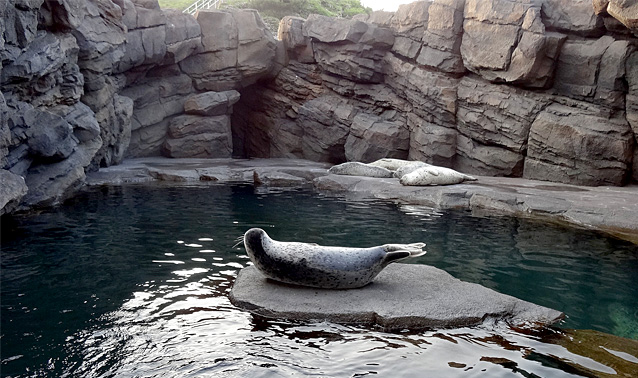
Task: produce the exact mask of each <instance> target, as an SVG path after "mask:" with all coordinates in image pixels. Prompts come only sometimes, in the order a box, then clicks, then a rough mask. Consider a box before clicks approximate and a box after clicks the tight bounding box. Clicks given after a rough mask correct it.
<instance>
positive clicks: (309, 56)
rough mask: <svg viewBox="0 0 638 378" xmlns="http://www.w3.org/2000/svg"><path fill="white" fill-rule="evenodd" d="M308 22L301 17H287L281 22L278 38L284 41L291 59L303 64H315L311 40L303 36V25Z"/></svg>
mask: <svg viewBox="0 0 638 378" xmlns="http://www.w3.org/2000/svg"><path fill="white" fill-rule="evenodd" d="M305 21H306V20H305V19H303V18H301V17H294V16H286V17H284V18H282V19H281V21H280V22H279V30H278V32H277V38H278V39H279V40H280V41H283V44H284V47H285V49H286V51H287V52H288V55H289V56H290V58H291V59H294V60H296V61H297V62H301V63H314V61H315V57H314V53H313V50H312V44H311V43H310V38H308V37H307V36H305V35H303V24H304V22H305Z"/></svg>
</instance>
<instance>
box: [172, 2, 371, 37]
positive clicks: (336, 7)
mask: <svg viewBox="0 0 638 378" xmlns="http://www.w3.org/2000/svg"><path fill="white" fill-rule="evenodd" d="M194 1H195V0H159V4H160V6H161V7H162V8H173V9H179V10H184V9H186V8H187V7H188V6H189V5H191V4H192V3H193V2H194ZM221 8H222V9H232V8H238V9H256V10H257V11H258V12H259V14H260V15H261V17H262V18H263V19H264V22H265V23H266V25H267V26H268V28H269V29H270V30H271V31H272V32H273V33H277V28H278V26H279V20H281V19H282V18H284V17H285V16H299V17H303V18H306V17H308V16H309V15H310V14H312V13H316V14H321V15H324V16H331V17H345V18H350V17H352V16H354V15H355V14H359V13H370V12H372V9H370V8H366V7H364V6H363V5H361V2H360V0H225V1H224V3H223V4H222V6H221Z"/></svg>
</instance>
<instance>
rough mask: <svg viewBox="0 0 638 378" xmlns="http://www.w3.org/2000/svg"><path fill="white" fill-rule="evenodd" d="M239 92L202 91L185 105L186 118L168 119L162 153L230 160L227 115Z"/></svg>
mask: <svg viewBox="0 0 638 378" xmlns="http://www.w3.org/2000/svg"><path fill="white" fill-rule="evenodd" d="M238 100H239V92H237V91H235V90H230V91H226V92H205V93H201V94H197V95H193V96H190V97H188V98H187V99H186V101H185V102H184V109H185V111H186V114H185V115H181V116H177V117H175V118H173V119H171V121H170V123H169V126H168V134H167V137H166V141H165V142H164V144H163V145H162V154H163V155H164V156H168V157H173V158H190V157H192V158H230V157H231V155H232V152H233V145H232V133H231V129H230V114H231V113H232V108H233V105H234V104H235V103H236V102H237V101H238Z"/></svg>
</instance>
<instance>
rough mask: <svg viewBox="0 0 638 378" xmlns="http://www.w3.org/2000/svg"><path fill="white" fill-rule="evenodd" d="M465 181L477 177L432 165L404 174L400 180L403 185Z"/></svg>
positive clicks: (444, 183)
mask: <svg viewBox="0 0 638 378" xmlns="http://www.w3.org/2000/svg"><path fill="white" fill-rule="evenodd" d="M463 181H476V178H474V177H472V176H469V175H466V174H464V173H461V172H457V171H455V170H453V169H450V168H445V167H437V166H434V165H431V166H429V167H421V168H419V169H417V170H415V171H413V172H411V173H408V174H406V175H403V177H401V179H400V182H401V184H403V185H415V186H420V185H451V184H459V183H462V182H463Z"/></svg>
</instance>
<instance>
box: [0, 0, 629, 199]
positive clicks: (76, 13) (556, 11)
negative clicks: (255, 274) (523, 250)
mask: <svg viewBox="0 0 638 378" xmlns="http://www.w3.org/2000/svg"><path fill="white" fill-rule="evenodd" d="M634 5H635V4H634V2H632V1H616V0H605V1H603V0H593V1H592V2H589V0H575V1H566V0H539V1H528V0H427V1H417V2H414V3H412V4H406V5H402V6H400V7H399V9H398V11H397V12H373V13H371V14H369V15H359V16H356V17H354V18H353V19H351V20H346V19H331V18H327V17H324V16H318V15H312V16H310V17H309V18H308V19H307V20H304V19H301V18H298V17H287V18H284V19H283V20H282V22H281V25H280V29H279V34H278V35H279V37H280V40H279V41H277V40H276V39H275V38H274V37H273V36H272V35H271V34H270V32H269V31H268V30H267V28H266V27H265V26H264V24H263V22H262V20H261V18H260V16H259V15H258V14H257V13H256V12H255V11H251V10H242V11H232V12H231V11H229V12H226V11H200V12H199V13H198V14H197V15H196V17H192V16H189V15H186V14H182V13H180V12H176V11H172V10H162V9H160V7H159V5H158V2H157V1H156V0H87V1H84V0H47V1H44V0H8V1H4V2H2V4H0V15H1V17H0V30H2V33H0V63H1V65H0V83H1V85H2V87H1V92H0V120H1V121H2V125H1V126H2V127H1V128H0V162H1V163H2V166H1V167H0V169H2V170H5V171H8V172H11V173H13V174H16V175H18V176H21V177H23V178H24V182H25V183H26V185H27V187H28V188H29V190H28V192H27V193H26V194H25V195H24V196H23V197H21V198H22V199H21V200H20V203H19V205H18V206H17V207H16V208H18V209H19V208H29V207H34V206H45V205H49V204H55V203H58V202H60V201H62V200H63V199H64V198H65V197H66V196H67V195H70V194H71V193H73V191H74V190H75V188H77V187H79V186H80V185H82V183H83V182H84V180H85V175H86V172H90V171H92V170H95V169H97V168H99V167H105V166H109V165H112V164H118V163H119V162H121V161H122V159H124V158H125V157H139V156H158V155H162V154H163V155H165V156H171V157H188V156H206V157H229V156H235V157H270V158H273V157H287V158H305V159H310V160H316V161H322V162H330V163H333V164H336V163H341V162H344V161H348V160H357V161H373V160H376V159H379V158H383V157H396V158H401V159H406V158H407V159H414V160H422V161H425V162H428V163H432V164H435V165H439V166H446V167H449V168H454V169H457V170H459V171H462V172H465V173H469V174H482V175H497V176H512V177H530V178H536V179H541V180H549V181H560V182H567V183H577V184H587V185H623V184H626V183H627V182H629V180H631V179H632V178H633V180H638V164H637V163H636V160H637V157H638V152H637V150H638V148H637V147H636V146H637V145H638V140H637V139H636V135H638V115H637V114H638V72H637V71H636V69H637V68H636V67H638V52H637V51H638V41H637V39H636V23H635V16H634V15H635V12H634V11H633V9H634V8H635V6H634ZM550 132H551V134H549V133H550ZM594 141H595V143H594ZM14 202H15V201H14Z"/></svg>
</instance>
